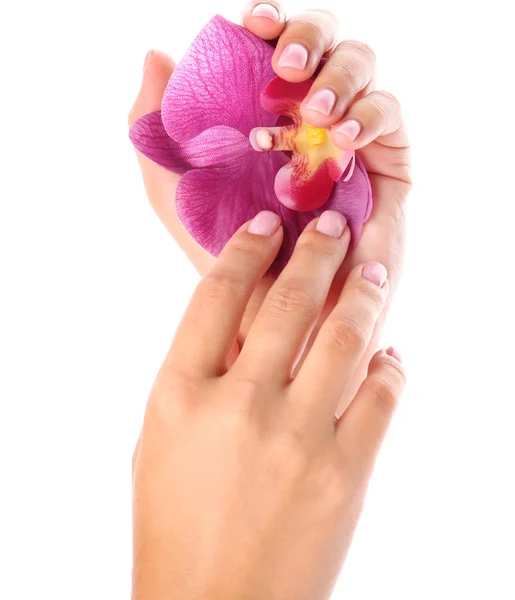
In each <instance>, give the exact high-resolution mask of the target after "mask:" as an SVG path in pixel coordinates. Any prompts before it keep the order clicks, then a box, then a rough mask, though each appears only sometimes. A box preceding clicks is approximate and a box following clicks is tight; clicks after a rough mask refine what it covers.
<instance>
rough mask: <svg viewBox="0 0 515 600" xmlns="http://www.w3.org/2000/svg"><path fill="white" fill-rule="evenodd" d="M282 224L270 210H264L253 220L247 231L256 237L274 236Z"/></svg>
mask: <svg viewBox="0 0 515 600" xmlns="http://www.w3.org/2000/svg"><path fill="white" fill-rule="evenodd" d="M280 224H281V219H280V218H279V216H278V215H276V214H275V213H273V212H270V211H269V210H264V211H263V212H260V213H259V214H257V215H256V216H255V217H254V218H253V219H252V221H251V222H250V223H249V227H248V229H247V231H248V232H249V233H253V234H254V235H274V233H275V232H276V231H277V230H278V229H279V225H280Z"/></svg>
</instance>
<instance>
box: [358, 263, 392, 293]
mask: <svg viewBox="0 0 515 600" xmlns="http://www.w3.org/2000/svg"><path fill="white" fill-rule="evenodd" d="M363 277H364V278H365V279H368V281H371V282H372V283H373V284H375V285H377V287H383V285H384V282H385V281H386V278H387V277H388V273H387V272H386V267H384V265H382V264H381V263H378V262H374V261H370V262H367V264H366V265H365V268H364V269H363Z"/></svg>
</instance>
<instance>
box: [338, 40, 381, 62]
mask: <svg viewBox="0 0 515 600" xmlns="http://www.w3.org/2000/svg"><path fill="white" fill-rule="evenodd" d="M343 44H345V46H346V47H347V49H349V48H351V49H352V50H353V51H354V52H355V53H356V54H357V55H358V56H359V57H360V58H361V59H365V60H366V61H368V62H372V63H375V62H376V55H375V52H374V51H373V50H372V48H371V47H370V46H369V45H368V44H365V43H364V42H360V41H358V40H347V41H345V42H343Z"/></svg>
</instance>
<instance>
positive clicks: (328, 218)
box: [316, 210, 347, 238]
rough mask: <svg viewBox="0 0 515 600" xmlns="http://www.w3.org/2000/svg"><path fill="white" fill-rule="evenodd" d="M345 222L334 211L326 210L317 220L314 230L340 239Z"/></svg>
mask: <svg viewBox="0 0 515 600" xmlns="http://www.w3.org/2000/svg"><path fill="white" fill-rule="evenodd" d="M345 225H347V221H346V219H345V217H344V216H343V215H341V214H340V213H339V212H337V211H335V210H326V211H325V212H324V213H322V214H321V215H320V218H319V219H318V222H317V225H316V230H317V231H319V232H320V233H323V234H324V235H329V236H330V237H333V238H341V237H342V235H343V232H344V231H345Z"/></svg>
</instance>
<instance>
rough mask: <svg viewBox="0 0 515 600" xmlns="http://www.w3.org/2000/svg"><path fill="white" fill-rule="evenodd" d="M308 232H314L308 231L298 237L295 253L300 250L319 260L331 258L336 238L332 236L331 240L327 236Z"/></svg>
mask: <svg viewBox="0 0 515 600" xmlns="http://www.w3.org/2000/svg"><path fill="white" fill-rule="evenodd" d="M310 234H315V232H309V234H308V235H304V236H302V237H300V238H299V241H298V242H297V254H298V253H299V252H300V253H302V254H307V255H308V256H310V257H313V258H317V259H319V260H320V259H321V260H325V259H331V258H332V257H333V256H334V254H335V248H336V244H335V242H336V239H335V238H333V239H334V241H333V240H332V239H331V238H329V237H328V236H322V235H320V234H318V235H316V234H315V235H310ZM326 238H327V239H326Z"/></svg>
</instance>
